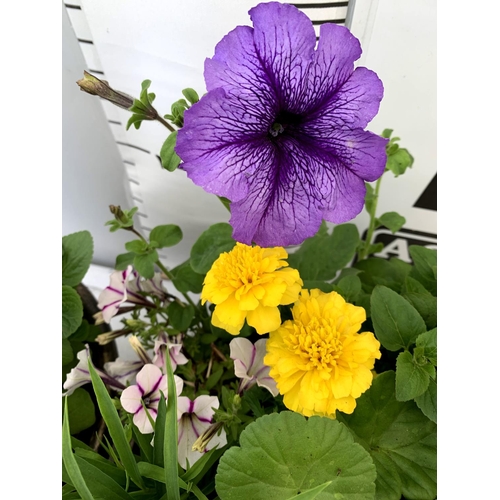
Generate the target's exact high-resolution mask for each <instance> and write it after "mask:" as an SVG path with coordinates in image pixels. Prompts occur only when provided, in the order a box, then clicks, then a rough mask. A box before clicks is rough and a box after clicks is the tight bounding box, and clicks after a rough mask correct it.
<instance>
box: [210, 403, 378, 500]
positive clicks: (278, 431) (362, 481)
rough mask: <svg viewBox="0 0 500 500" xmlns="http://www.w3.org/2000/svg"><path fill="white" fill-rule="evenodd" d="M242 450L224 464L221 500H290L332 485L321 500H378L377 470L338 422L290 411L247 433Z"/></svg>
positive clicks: (226, 457) (219, 490)
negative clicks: (244, 499) (246, 499)
mask: <svg viewBox="0 0 500 500" xmlns="http://www.w3.org/2000/svg"><path fill="white" fill-rule="evenodd" d="M240 445H241V447H237V446H235V447H232V448H230V449H229V450H227V451H226V453H224V455H223V456H222V458H221V460H220V463H219V467H218V469H217V475H216V476H215V486H216V490H217V493H218V495H219V497H220V498H221V500H241V499H242V498H251V499H252V500H287V499H289V498H290V497H294V496H295V495H298V494H300V493H302V492H304V491H307V490H310V489H313V488H316V487H317V486H320V485H322V484H324V483H326V482H328V481H331V484H330V485H329V486H328V487H327V488H325V489H324V490H323V491H322V492H321V493H320V494H319V495H318V496H317V497H316V498H317V499H318V500H365V499H366V500H371V499H373V498H374V495H375V478H376V472H375V465H374V464H373V461H372V459H371V458H370V455H369V454H368V452H367V451H366V450H365V449H364V448H363V447H362V446H360V445H359V444H356V443H355V442H354V440H353V438H352V436H351V434H350V432H349V431H348V429H347V428H346V427H345V426H344V425H343V424H341V423H340V422H337V421H336V420H330V419H328V418H324V417H311V418H309V419H306V418H305V417H303V416H302V415H299V414H297V413H293V412H290V411H284V412H281V413H273V414H271V415H265V416H263V417H260V418H258V419H257V420H256V421H255V422H254V423H252V424H250V425H249V426H248V427H247V428H246V429H245V430H244V431H243V432H242V434H241V437H240Z"/></svg>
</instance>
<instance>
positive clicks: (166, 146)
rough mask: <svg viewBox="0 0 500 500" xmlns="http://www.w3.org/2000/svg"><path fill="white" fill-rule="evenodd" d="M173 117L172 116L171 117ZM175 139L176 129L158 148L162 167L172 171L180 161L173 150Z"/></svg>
mask: <svg viewBox="0 0 500 500" xmlns="http://www.w3.org/2000/svg"><path fill="white" fill-rule="evenodd" d="M172 118H173V117H172ZM176 141H177V130H175V131H174V132H172V133H171V134H170V135H169V136H168V137H167V139H166V140H165V142H164V143H163V146H162V147H161V149H160V159H161V165H162V167H163V168H165V169H166V170H168V171H169V172H173V171H174V170H175V169H176V168H177V167H178V166H179V164H180V163H181V159H180V158H179V155H178V154H177V153H176V152H175V149H174V148H175V144H176Z"/></svg>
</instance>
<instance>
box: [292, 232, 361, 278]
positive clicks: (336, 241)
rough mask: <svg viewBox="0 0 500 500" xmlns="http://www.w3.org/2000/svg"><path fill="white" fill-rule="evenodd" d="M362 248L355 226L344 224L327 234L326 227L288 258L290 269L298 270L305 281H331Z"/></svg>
mask: <svg viewBox="0 0 500 500" xmlns="http://www.w3.org/2000/svg"><path fill="white" fill-rule="evenodd" d="M358 245H359V232H358V228H357V227H356V226H355V225H354V224H341V225H339V226H335V227H334V228H333V231H332V234H330V235H329V234H328V232H327V230H326V225H323V226H322V228H320V230H319V231H318V233H317V234H316V235H315V236H313V237H312V238H308V239H307V240H305V241H304V243H302V245H301V247H300V248H299V249H298V250H297V251H296V252H294V253H292V254H290V255H289V256H288V263H289V264H290V267H292V268H294V269H297V270H298V271H299V274H300V277H301V278H302V279H303V280H321V281H322V280H325V281H327V280H331V279H333V278H335V275H336V274H337V272H338V271H339V270H340V269H342V268H344V267H345V266H346V265H347V264H349V262H351V260H352V259H353V257H354V254H355V253H356V249H357V247H358Z"/></svg>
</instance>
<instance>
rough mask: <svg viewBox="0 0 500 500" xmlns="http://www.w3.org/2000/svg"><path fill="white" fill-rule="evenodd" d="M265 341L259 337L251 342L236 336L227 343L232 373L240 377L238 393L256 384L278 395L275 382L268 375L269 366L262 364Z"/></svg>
mask: <svg viewBox="0 0 500 500" xmlns="http://www.w3.org/2000/svg"><path fill="white" fill-rule="evenodd" d="M266 342H267V340H266V339H260V340H257V342H255V344H252V343H251V342H250V341H249V340H248V339H246V338H244V337H237V338H234V339H233V340H231V342H230V343H229V349H230V356H231V359H232V360H233V361H234V373H235V375H236V376H237V377H239V378H241V382H240V387H239V391H238V392H239V393H240V394H241V393H242V392H243V391H245V390H248V389H250V387H252V386H253V385H255V384H257V385H258V386H259V387H265V388H266V389H267V390H268V391H269V392H270V393H271V394H272V395H273V396H277V395H278V393H279V391H278V387H277V386H276V382H275V381H274V379H273V378H271V377H270V376H269V371H270V369H271V368H270V367H269V366H266V365H265V364H264V356H265V355H266Z"/></svg>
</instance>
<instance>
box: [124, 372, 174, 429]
mask: <svg viewBox="0 0 500 500" xmlns="http://www.w3.org/2000/svg"><path fill="white" fill-rule="evenodd" d="M174 380H175V388H176V392H177V394H180V393H181V392H182V389H183V386H184V382H183V380H182V379H181V378H180V377H178V376H177V375H174ZM160 393H163V395H164V396H165V399H166V398H167V397H168V389H167V376H166V375H163V373H162V372H161V370H160V369H159V368H158V367H157V366H155V365H153V364H147V365H144V367H143V368H142V369H141V371H140V372H139V373H138V374H137V376H136V384H135V385H131V386H130V387H127V388H126V389H124V391H123V392H122V395H121V397H120V402H121V404H122V406H123V409H124V410H125V411H127V412H129V413H132V414H133V415H134V417H133V421H134V424H135V425H136V426H137V428H138V429H139V431H140V432H142V433H143V434H149V433H151V432H153V426H152V425H151V422H150V420H149V418H148V413H149V415H150V417H151V419H152V420H153V421H156V417H157V415H158V404H159V402H160Z"/></svg>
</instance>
